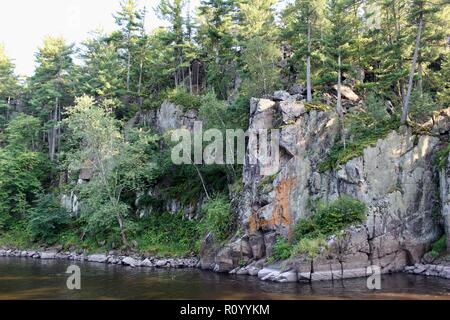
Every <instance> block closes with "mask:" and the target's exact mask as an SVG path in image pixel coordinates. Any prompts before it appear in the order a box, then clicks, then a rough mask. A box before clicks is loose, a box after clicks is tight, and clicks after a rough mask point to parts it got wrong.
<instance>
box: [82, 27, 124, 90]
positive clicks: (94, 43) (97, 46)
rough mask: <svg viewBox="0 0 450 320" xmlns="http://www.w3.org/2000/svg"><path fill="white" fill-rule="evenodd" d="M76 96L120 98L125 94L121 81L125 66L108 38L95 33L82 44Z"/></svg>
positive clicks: (115, 47)
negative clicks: (81, 63)
mask: <svg viewBox="0 0 450 320" xmlns="http://www.w3.org/2000/svg"><path fill="white" fill-rule="evenodd" d="M83 46H84V48H83V51H82V53H81V55H80V58H81V59H82V60H83V61H84V63H83V66H82V67H81V72H79V74H80V81H79V88H78V90H77V91H78V94H79V95H81V94H87V95H90V96H93V97H98V98H103V99H104V98H107V99H113V98H120V97H121V96H122V95H123V94H125V92H126V84H125V83H124V81H123V77H122V76H123V74H124V73H125V70H126V68H125V66H124V65H123V64H122V62H121V60H120V57H119V56H118V54H117V46H116V45H115V43H114V42H113V41H110V40H109V37H108V36H107V35H105V34H103V33H100V32H97V33H95V34H94V35H93V37H92V38H91V39H89V40H87V41H86V42H85V43H84V44H83Z"/></svg>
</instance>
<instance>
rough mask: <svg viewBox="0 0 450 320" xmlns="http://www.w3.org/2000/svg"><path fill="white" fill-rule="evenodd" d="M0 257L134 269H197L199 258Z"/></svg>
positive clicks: (39, 253) (28, 253)
mask: <svg viewBox="0 0 450 320" xmlns="http://www.w3.org/2000/svg"><path fill="white" fill-rule="evenodd" d="M0 257H16V258H30V259H42V260H68V261H80V262H81V261H84V262H95V263H103V264H114V265H123V266H128V267H132V268H137V267H147V268H168V269H169V268H171V269H181V268H196V267H197V265H198V262H199V258H197V257H191V258H159V257H154V256H145V255H142V256H136V255H116V254H105V253H94V254H84V253H81V254H79V253H76V252H70V251H64V252H61V251H57V250H48V251H47V250H19V249H0Z"/></svg>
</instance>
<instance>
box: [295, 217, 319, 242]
mask: <svg viewBox="0 0 450 320" xmlns="http://www.w3.org/2000/svg"><path fill="white" fill-rule="evenodd" d="M318 235H319V232H318V228H317V225H316V222H315V220H314V219H300V220H299V221H298V222H297V224H296V225H295V229H294V240H295V241H300V240H301V239H303V238H314V237H316V236H318Z"/></svg>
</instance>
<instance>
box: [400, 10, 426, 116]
mask: <svg viewBox="0 0 450 320" xmlns="http://www.w3.org/2000/svg"><path fill="white" fill-rule="evenodd" d="M422 26H423V14H422V13H421V14H420V20H419V26H418V27H417V37H416V44H415V47H414V55H413V60H412V63H411V72H410V74H409V81H408V91H407V92H406V96H405V99H404V100H403V110H402V119H401V124H405V123H406V120H407V119H408V113H409V100H410V98H411V92H412V87H413V83H414V74H415V72H416V64H417V57H418V56H419V50H420V38H421V36H422Z"/></svg>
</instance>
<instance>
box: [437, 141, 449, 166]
mask: <svg viewBox="0 0 450 320" xmlns="http://www.w3.org/2000/svg"><path fill="white" fill-rule="evenodd" d="M449 155H450V143H449V144H447V146H445V147H444V148H442V149H441V150H439V151H438V152H437V154H436V164H437V166H438V168H439V169H444V168H445V167H446V166H447V164H448V156H449Z"/></svg>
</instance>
